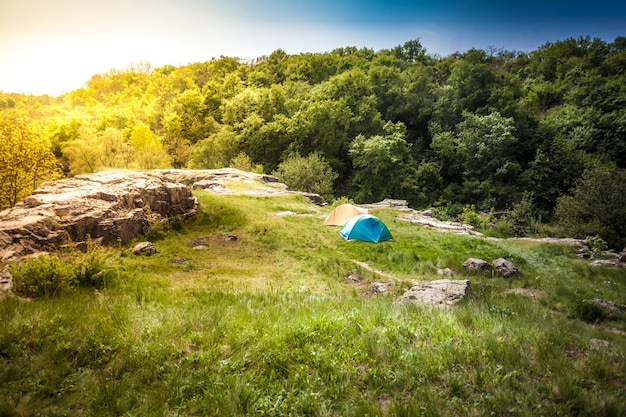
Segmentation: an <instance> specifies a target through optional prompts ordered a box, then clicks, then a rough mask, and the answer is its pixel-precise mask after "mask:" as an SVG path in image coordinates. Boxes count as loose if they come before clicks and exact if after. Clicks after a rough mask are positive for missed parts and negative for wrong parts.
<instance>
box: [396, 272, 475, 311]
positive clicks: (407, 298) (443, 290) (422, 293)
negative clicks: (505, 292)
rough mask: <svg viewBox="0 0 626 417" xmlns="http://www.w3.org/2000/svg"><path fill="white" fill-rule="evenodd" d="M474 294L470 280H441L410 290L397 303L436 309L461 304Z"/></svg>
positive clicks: (397, 299) (425, 283)
mask: <svg viewBox="0 0 626 417" xmlns="http://www.w3.org/2000/svg"><path fill="white" fill-rule="evenodd" d="M471 292H472V287H471V284H470V282H469V281H468V280H452V279H440V280H436V281H430V282H424V283H421V284H418V285H415V286H413V287H411V288H410V289H408V290H407V291H406V292H405V293H404V294H402V295H401V296H400V297H398V298H396V300H395V302H396V303H407V302H410V303H417V304H425V305H430V306H435V307H446V306H450V305H454V304H457V303H459V302H460V301H462V300H464V299H465V298H467V297H468V296H469V295H470V294H471Z"/></svg>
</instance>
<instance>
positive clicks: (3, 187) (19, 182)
mask: <svg viewBox="0 0 626 417" xmlns="http://www.w3.org/2000/svg"><path fill="white" fill-rule="evenodd" d="M60 177H61V169H60V166H59V164H58V162H57V160H56V158H55V157H54V154H53V153H52V150H51V146H50V143H48V141H46V140H45V139H44V138H43V137H42V136H41V135H40V134H39V133H38V132H36V131H34V130H32V129H31V128H29V127H28V126H27V125H26V123H25V122H24V121H23V120H21V119H17V118H15V117H12V116H9V115H5V114H0V208H6V207H13V206H15V204H16V203H17V202H18V201H20V200H21V199H22V198H24V197H26V196H27V195H29V194H30V193H31V192H32V191H33V190H34V189H35V188H37V187H38V186H39V185H40V184H41V183H42V182H44V181H51V180H56V179H58V178H60Z"/></svg>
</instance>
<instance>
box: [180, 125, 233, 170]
mask: <svg viewBox="0 0 626 417" xmlns="http://www.w3.org/2000/svg"><path fill="white" fill-rule="evenodd" d="M238 145H239V140H238V138H237V135H236V134H235V132H233V130H232V128H231V127H230V126H223V127H222V129H221V130H220V131H219V132H217V133H215V134H213V135H211V136H209V137H208V138H206V139H203V140H201V141H200V142H198V143H196V144H195V145H194V146H193V147H192V148H191V153H190V155H189V163H188V164H187V166H188V167H189V168H192V169H215V168H224V167H226V166H228V164H229V162H230V161H231V160H232V158H234V157H235V156H236V154H237V149H238Z"/></svg>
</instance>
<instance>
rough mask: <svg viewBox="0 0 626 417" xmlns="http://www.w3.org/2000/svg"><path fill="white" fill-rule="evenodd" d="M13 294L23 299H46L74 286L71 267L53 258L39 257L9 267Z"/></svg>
mask: <svg viewBox="0 0 626 417" xmlns="http://www.w3.org/2000/svg"><path fill="white" fill-rule="evenodd" d="M11 275H12V276H13V284H14V289H15V292H16V293H17V294H19V295H22V296H25V297H33V298H41V297H44V298H48V297H54V296H56V295H59V294H61V293H64V292H67V291H69V290H71V289H72V287H73V286H74V280H73V271H72V266H71V265H69V264H68V263H66V262H64V261H62V260H61V259H59V258H57V257H55V256H48V255H41V256H38V257H36V258H28V259H24V260H22V261H21V262H20V263H17V264H13V265H12V266H11Z"/></svg>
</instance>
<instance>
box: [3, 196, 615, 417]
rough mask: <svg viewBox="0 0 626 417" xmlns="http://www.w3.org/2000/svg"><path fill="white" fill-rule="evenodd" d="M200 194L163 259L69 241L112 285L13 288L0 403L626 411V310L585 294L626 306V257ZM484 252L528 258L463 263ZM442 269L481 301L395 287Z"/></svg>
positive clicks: (472, 412)
mask: <svg viewBox="0 0 626 417" xmlns="http://www.w3.org/2000/svg"><path fill="white" fill-rule="evenodd" d="M196 195H197V197H198V199H199V201H200V212H199V213H198V215H197V216H196V217H195V218H193V219H192V220H190V221H188V222H187V223H185V224H182V225H181V224H177V225H176V227H173V228H172V229H171V230H170V231H169V232H168V233H167V234H164V235H163V236H161V237H160V238H159V239H157V240H154V243H155V245H156V247H157V250H158V252H157V253H156V254H154V255H152V256H148V257H138V256H135V255H133V254H132V253H131V252H130V250H129V248H128V247H124V248H100V247H92V248H91V249H90V252H89V253H88V254H60V255H59V256H61V257H62V259H63V262H64V263H65V264H68V265H69V264H72V263H74V264H76V263H81V262H82V264H81V265H83V266H82V267H81V268H82V269H80V268H79V269H80V271H82V274H83V275H82V276H90V277H98V279H99V280H100V281H99V282H100V283H101V285H99V286H97V289H94V288H93V287H90V286H89V285H77V286H74V287H72V288H69V287H68V288H67V289H66V290H64V291H59V292H56V293H54V294H47V295H46V296H42V297H37V298H33V299H31V300H25V299H23V298H19V297H16V296H7V297H4V298H2V299H1V300H0V416H489V415H492V416H624V415H626V318H624V317H605V316H603V315H602V314H599V313H598V312H593V311H589V309H588V308H585V304H584V303H583V302H582V301H583V300H585V299H592V298H605V299H609V300H612V301H615V302H618V303H622V304H626V269H624V268H613V267H591V266H589V262H588V261H583V260H580V259H577V258H576V256H575V253H574V248H572V247H570V246H565V245H560V244H546V243H537V242H530V241H517V240H490V239H486V238H477V237H469V236H460V235H455V234H451V233H443V232H437V231H434V230H432V229H428V228H426V227H423V226H419V225H416V224H411V223H408V222H405V221H401V220H398V219H397V218H396V214H397V213H396V212H395V211H394V210H392V209H380V210H375V211H374V212H373V214H375V215H376V216H378V217H379V218H381V219H382V220H383V221H384V222H385V223H386V224H387V226H388V227H389V229H390V231H391V233H392V235H393V237H394V239H393V240H392V241H388V242H383V243H379V244H371V243H363V242H346V241H345V240H344V239H343V238H342V237H341V236H339V234H338V233H337V232H338V230H339V229H338V228H336V227H328V226H323V219H324V217H325V216H326V215H327V214H328V213H329V212H330V210H331V207H323V208H320V207H317V206H314V205H312V204H311V203H309V202H308V200H306V199H305V198H304V197H302V196H299V195H292V196H276V197H254V196H245V195H213V194H209V193H206V192H204V191H196ZM287 212H290V214H286V213H287ZM157 226H158V225H157ZM155 228H156V226H155ZM152 232H155V231H154V230H152ZM229 235H232V236H236V239H235V238H233V237H232V236H231V238H229ZM468 257H477V258H482V259H485V260H487V261H489V262H491V261H492V260H493V259H495V258H499V257H505V258H507V259H510V260H512V261H513V262H514V263H515V264H516V265H517V266H518V267H520V268H521V269H522V271H523V272H522V275H521V276H520V277H516V278H507V279H504V278H500V277H494V276H492V275H491V274H487V273H485V274H470V273H466V272H463V271H462V270H461V264H462V263H463V261H464V260H465V259H466V258H468ZM354 261H359V262H365V263H367V264H368V265H370V266H371V267H372V268H375V269H377V270H381V271H384V272H386V273H388V274H392V275H393V276H394V277H395V279H393V280H391V281H390V279H389V278H385V277H383V276H378V275H377V274H376V273H375V272H371V271H370V270H367V269H364V268H362V267H360V266H358V265H357V264H355V262H354ZM446 267H447V268H451V269H452V270H454V271H456V272H457V273H458V275H457V276H456V278H459V279H469V280H471V282H472V289H473V295H472V297H471V298H470V299H469V300H467V301H466V302H464V303H462V304H460V305H457V306H455V307H453V308H450V309H437V308H431V307H426V306H417V305H397V304H394V302H393V300H394V297H395V296H397V295H399V294H401V293H402V292H403V290H404V289H406V288H408V287H410V286H411V285H412V282H413V281H416V280H421V281H424V280H434V279H439V278H441V277H439V276H438V275H437V273H436V271H437V269H439V268H446ZM90 268H91V269H90ZM91 270H93V271H94V272H93V273H91V275H89V273H88V272H89V271H91ZM85 271H87V272H85ZM349 274H352V275H357V276H359V277H360V278H361V280H360V281H359V282H357V283H355V282H353V281H351V280H349V279H347V278H346V276H347V275H349ZM375 281H385V282H387V281H390V284H391V285H390V292H389V294H386V295H374V294H371V292H370V291H369V289H370V287H371V284H372V282H375ZM515 289H523V291H525V293H524V294H519V293H512V292H511V291H510V290H515Z"/></svg>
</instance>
